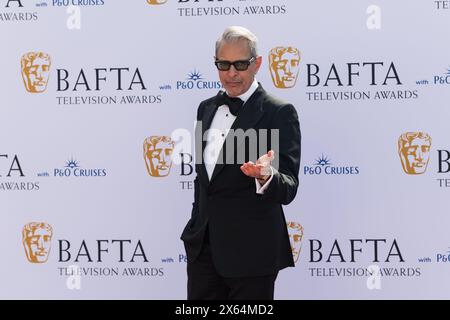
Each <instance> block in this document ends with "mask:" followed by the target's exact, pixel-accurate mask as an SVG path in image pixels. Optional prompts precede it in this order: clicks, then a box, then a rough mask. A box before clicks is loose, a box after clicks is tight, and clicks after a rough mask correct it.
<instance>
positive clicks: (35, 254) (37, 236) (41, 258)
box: [24, 228, 52, 263]
mask: <svg viewBox="0 0 450 320" xmlns="http://www.w3.org/2000/svg"><path fill="white" fill-rule="evenodd" d="M51 239H52V235H51V233H50V231H49V230H47V229H44V228H37V229H36V230H34V231H33V232H32V233H31V234H28V235H27V237H26V239H25V242H24V244H25V246H26V248H25V249H26V250H25V251H26V252H27V258H28V260H29V261H30V262H33V263H43V262H46V261H47V259H48V254H49V253H50V245H51ZM27 249H28V250H27Z"/></svg>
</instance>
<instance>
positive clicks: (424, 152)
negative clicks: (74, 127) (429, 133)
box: [400, 137, 431, 174]
mask: <svg viewBox="0 0 450 320" xmlns="http://www.w3.org/2000/svg"><path fill="white" fill-rule="evenodd" d="M430 149H431V141H430V140H425V139H420V138H418V137H417V138H414V139H413V140H412V141H411V143H409V142H406V143H405V144H404V145H403V148H402V150H401V152H400V157H401V160H402V164H403V168H404V170H405V172H406V173H408V174H421V173H424V172H425V170H426V169H427V165H428V160H429V159H430Z"/></svg>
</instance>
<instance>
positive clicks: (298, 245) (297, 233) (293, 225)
mask: <svg viewBox="0 0 450 320" xmlns="http://www.w3.org/2000/svg"><path fill="white" fill-rule="evenodd" d="M287 228H288V233H289V240H290V242H291V248H292V256H293V257H294V262H297V260H298V257H299V256H300V251H301V249H302V239H303V227H302V226H301V224H300V223H298V222H288V223H287Z"/></svg>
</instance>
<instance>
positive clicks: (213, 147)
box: [203, 79, 273, 194]
mask: <svg viewBox="0 0 450 320" xmlns="http://www.w3.org/2000/svg"><path fill="white" fill-rule="evenodd" d="M256 89H258V82H257V81H256V79H255V80H253V83H252V84H251V86H250V88H249V89H248V90H247V92H245V93H243V94H242V95H240V96H238V98H240V99H241V100H242V101H243V102H244V105H243V106H242V108H244V107H245V103H246V102H247V100H248V99H249V98H250V96H251V95H252V94H253V93H254V92H255V91H256ZM234 120H236V116H234V115H232V114H231V112H230V109H228V106H227V105H222V106H219V107H218V108H217V111H216V114H215V115H214V118H213V120H212V122H211V126H210V127H209V129H208V132H207V134H206V146H205V150H204V152H203V159H204V162H205V167H206V172H207V173H208V178H209V179H210V180H211V177H212V174H213V172H214V167H215V166H216V163H217V160H218V158H219V154H220V150H221V149H222V145H223V143H224V142H225V139H226V137H227V135H228V132H229V131H230V128H231V126H232V125H233V122H234ZM222 161H225V159H222ZM271 170H272V174H271V176H270V178H269V179H268V180H267V181H266V183H265V184H264V186H261V184H260V183H259V181H258V180H257V179H256V178H255V183H256V193H259V194H263V193H264V191H265V190H266V189H267V186H268V185H269V183H270V181H272V177H273V169H272V167H271Z"/></svg>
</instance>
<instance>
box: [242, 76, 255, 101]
mask: <svg viewBox="0 0 450 320" xmlns="http://www.w3.org/2000/svg"><path fill="white" fill-rule="evenodd" d="M256 89H258V81H256V79H253V83H252V84H251V86H250V88H248V90H247V91H246V92H244V93H243V94H241V95H240V96H237V98H239V99H241V100H242V101H244V104H245V103H246V102H247V100H248V99H249V98H250V97H251V96H252V94H253V93H254V92H255V91H256Z"/></svg>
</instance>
